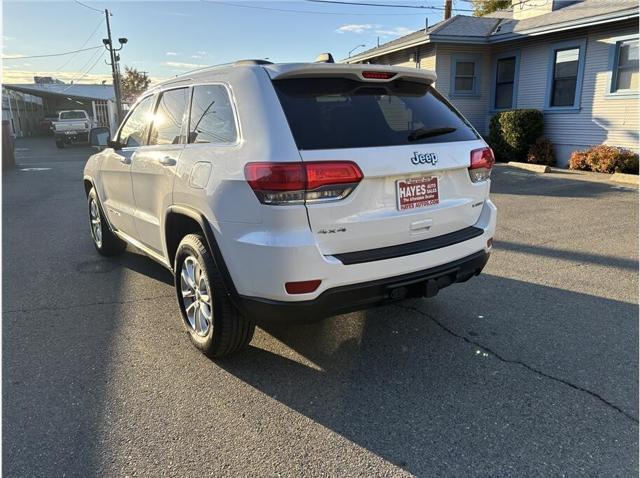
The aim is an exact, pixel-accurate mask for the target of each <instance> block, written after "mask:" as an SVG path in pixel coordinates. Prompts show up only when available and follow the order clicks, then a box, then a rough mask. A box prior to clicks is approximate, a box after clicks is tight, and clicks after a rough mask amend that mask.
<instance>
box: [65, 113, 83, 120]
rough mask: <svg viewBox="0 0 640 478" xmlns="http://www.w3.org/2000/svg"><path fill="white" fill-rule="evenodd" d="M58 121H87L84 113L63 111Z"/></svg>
mask: <svg viewBox="0 0 640 478" xmlns="http://www.w3.org/2000/svg"><path fill="white" fill-rule="evenodd" d="M60 119H63V120H64V119H87V115H86V113H85V112H84V111H65V112H64V113H60Z"/></svg>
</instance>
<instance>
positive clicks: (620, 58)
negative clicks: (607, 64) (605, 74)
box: [611, 38, 639, 93]
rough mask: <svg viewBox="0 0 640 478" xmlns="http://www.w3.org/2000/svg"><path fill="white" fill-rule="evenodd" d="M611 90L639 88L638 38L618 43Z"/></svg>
mask: <svg viewBox="0 0 640 478" xmlns="http://www.w3.org/2000/svg"><path fill="white" fill-rule="evenodd" d="M615 55H616V56H615V64H614V68H613V79H612V88H611V92H612V93H615V92H617V91H620V90H622V91H624V90H637V89H638V76H639V75H638V39H637V38H636V39H632V40H624V41H620V42H618V43H617V44H616V53H615Z"/></svg>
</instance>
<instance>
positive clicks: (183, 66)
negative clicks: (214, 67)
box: [163, 61, 208, 70]
mask: <svg viewBox="0 0 640 478" xmlns="http://www.w3.org/2000/svg"><path fill="white" fill-rule="evenodd" d="M163 65H165V66H170V67H172V68H178V69H180V70H193V69H195V68H203V67H205V66H208V65H202V64H200V63H182V62H179V61H165V62H164V63H163Z"/></svg>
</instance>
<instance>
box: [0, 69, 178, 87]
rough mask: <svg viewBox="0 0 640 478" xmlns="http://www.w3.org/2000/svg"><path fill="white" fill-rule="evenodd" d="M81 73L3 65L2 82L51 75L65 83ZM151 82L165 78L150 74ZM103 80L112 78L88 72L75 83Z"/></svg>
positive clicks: (90, 82) (107, 81)
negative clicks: (23, 68)
mask: <svg viewBox="0 0 640 478" xmlns="http://www.w3.org/2000/svg"><path fill="white" fill-rule="evenodd" d="M82 75H83V73H82V72H79V71H43V70H37V71H33V70H15V69H8V66H7V65H4V67H3V71H2V82H3V83H18V84H19V83H33V77H34V76H51V77H53V78H57V79H59V80H62V81H64V82H65V83H69V82H71V80H76V79H77V78H80V77H81V76H82ZM150 78H151V81H152V83H157V82H160V81H163V80H165V79H166V78H164V77H156V76H151V77H150ZM103 81H106V83H107V84H111V82H112V78H111V74H110V73H104V74H102V73H89V74H87V75H86V76H82V78H81V79H80V80H78V81H77V82H76V83H78V84H85V85H91V84H93V85H99V84H101V83H102V82H103Z"/></svg>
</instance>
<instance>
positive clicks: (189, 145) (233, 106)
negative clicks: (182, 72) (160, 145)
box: [185, 81, 243, 148]
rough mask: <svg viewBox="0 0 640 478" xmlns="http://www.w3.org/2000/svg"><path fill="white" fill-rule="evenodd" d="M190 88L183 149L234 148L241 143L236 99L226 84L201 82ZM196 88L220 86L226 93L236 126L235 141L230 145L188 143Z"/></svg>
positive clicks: (241, 137) (193, 84) (191, 85)
mask: <svg viewBox="0 0 640 478" xmlns="http://www.w3.org/2000/svg"><path fill="white" fill-rule="evenodd" d="M189 86H190V88H191V93H190V95H189V108H188V117H187V121H186V123H185V124H186V125H187V132H186V137H185V138H186V143H185V147H187V148H194V147H195V148H201V147H205V146H216V147H227V148H229V147H236V146H238V145H239V144H240V143H242V140H243V136H242V128H241V126H240V117H239V115H238V107H237V105H236V97H235V95H234V94H233V89H232V88H231V86H230V85H229V84H227V83H223V82H221V81H203V82H198V83H192V84H190V85H189ZM196 86H222V87H223V88H224V89H225V90H226V91H227V96H228V97H229V104H230V105H231V112H232V114H233V119H234V121H235V125H236V140H235V141H234V142H231V143H190V142H189V135H190V134H191V108H192V105H193V94H194V90H195V87H196Z"/></svg>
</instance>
